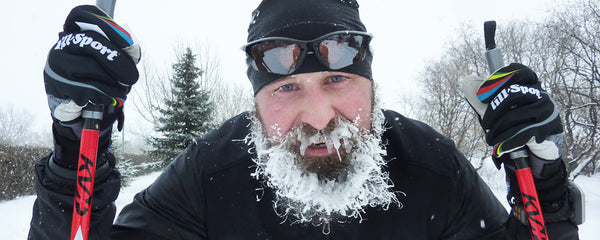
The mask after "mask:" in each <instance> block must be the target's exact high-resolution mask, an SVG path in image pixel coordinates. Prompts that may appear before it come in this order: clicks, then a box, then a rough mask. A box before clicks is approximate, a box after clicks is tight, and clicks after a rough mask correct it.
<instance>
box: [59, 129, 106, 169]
mask: <svg viewBox="0 0 600 240" xmlns="http://www.w3.org/2000/svg"><path fill="white" fill-rule="evenodd" d="M109 132H110V130H109ZM52 135H53V136H54V154H53V157H52V161H53V162H54V163H55V164H56V165H58V166H60V167H62V168H66V169H70V170H76V169H77V164H78V161H79V145H80V140H79V137H78V136H77V135H75V133H73V130H72V129H71V128H69V127H65V126H62V125H61V124H60V123H58V122H57V121H55V122H54V124H52ZM109 145H110V134H100V138H99V139H98V154H97V156H96V166H97V167H98V166H102V165H104V164H105V163H106V159H105V158H103V157H101V156H102V155H103V154H104V153H106V152H108V147H109Z"/></svg>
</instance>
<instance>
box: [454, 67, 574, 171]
mask: <svg viewBox="0 0 600 240" xmlns="http://www.w3.org/2000/svg"><path fill="white" fill-rule="evenodd" d="M463 93H464V95H465V97H466V98H467V101H468V102H469V104H471V106H472V107H473V109H475V111H476V112H477V114H478V115H479V120H480V123H481V126H482V127H483V129H484V130H485V137H486V141H487V143H488V144H489V145H490V146H494V152H493V157H494V160H495V161H496V164H497V165H498V164H500V163H501V161H499V158H500V157H502V156H503V155H505V154H506V153H509V152H512V151H515V150H517V149H519V148H522V147H524V146H527V147H528V149H529V151H530V152H531V153H533V154H534V155H535V156H536V157H537V158H538V159H541V160H547V161H554V160H556V159H558V158H559V157H560V151H561V148H562V132H563V130H562V124H561V122H560V117H559V114H558V109H557V107H556V105H555V104H554V102H552V100H551V99H550V96H548V93H546V92H545V91H544V90H543V89H542V87H541V83H540V81H539V80H538V77H537V75H536V74H535V73H534V72H533V71H532V70H531V69H529V68H528V67H526V66H523V65H521V64H518V63H513V64H510V65H509V66H507V67H504V68H501V69H499V70H498V71H497V72H495V73H494V74H493V75H492V76H491V77H490V78H488V79H487V80H485V81H483V80H482V79H480V78H477V77H468V78H467V79H465V80H464V81H463ZM532 165H536V163H532ZM535 170H541V169H535ZM534 173H538V174H539V171H537V172H536V171H534Z"/></svg>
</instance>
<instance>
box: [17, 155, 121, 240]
mask: <svg viewBox="0 0 600 240" xmlns="http://www.w3.org/2000/svg"><path fill="white" fill-rule="evenodd" d="M102 157H106V158H111V159H112V161H110V160H108V161H106V162H113V163H114V157H113V156H112V155H111V154H104V155H102ZM109 165H112V164H108V163H107V164H104V165H103V166H100V167H98V168H97V169H96V177H95V179H94V193H93V195H92V214H91V219H90V232H89V239H108V235H109V233H110V229H111V226H112V222H113V219H114V216H115V211H116V207H115V205H114V201H115V200H116V198H117V195H118V193H119V188H120V183H121V175H120V174H119V172H118V171H117V170H116V169H115V168H114V167H113V166H109ZM35 172H36V183H35V189H36V193H37V199H36V200H35V202H34V205H33V214H32V219H31V223H30V229H29V238H28V239H69V238H70V235H71V218H72V212H73V204H74V194H75V182H76V181H75V178H76V176H77V173H76V172H75V171H73V170H68V169H65V168H62V167H60V166H58V165H56V164H54V162H53V161H52V155H50V156H48V157H45V158H43V159H42V160H40V161H39V162H37V163H36V166H35Z"/></svg>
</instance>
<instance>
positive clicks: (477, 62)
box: [416, 0, 600, 178]
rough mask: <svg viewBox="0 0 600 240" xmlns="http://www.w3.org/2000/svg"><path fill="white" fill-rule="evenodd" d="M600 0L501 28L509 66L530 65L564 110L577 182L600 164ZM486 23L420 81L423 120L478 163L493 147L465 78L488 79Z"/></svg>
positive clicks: (465, 33)
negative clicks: (467, 95)
mask: <svg viewBox="0 0 600 240" xmlns="http://www.w3.org/2000/svg"><path fill="white" fill-rule="evenodd" d="M599 3H600V1H598V0H581V1H577V2H575V3H569V4H568V5H562V6H557V8H556V10H554V11H553V12H552V14H551V15H550V16H549V17H548V18H547V19H546V20H544V21H542V22H538V23H532V22H531V21H526V22H525V21H514V22H503V23H499V24H498V27H499V29H498V33H497V34H496V35H497V41H498V45H499V46H500V47H501V48H502V50H503V53H504V58H505V62H506V63H511V62H519V63H523V64H525V65H527V66H529V67H531V68H532V69H533V70H534V71H535V72H536V73H537V74H538V77H539V78H540V80H541V81H542V86H543V87H544V88H545V89H546V90H547V91H548V92H550V95H551V96H552V98H553V99H554V100H555V102H556V104H557V106H558V107H559V110H560V112H561V118H562V121H563V124H564V130H565V140H564V144H563V150H564V152H565V153H566V154H563V160H564V161H565V162H566V163H567V165H568V167H569V169H570V171H571V178H575V177H576V176H578V175H579V174H582V173H583V174H594V173H596V172H597V171H598V164H599V163H600V125H599V124H598V121H599V107H600V72H599V71H600V64H599V63H600V7H599ZM482 26H483V23H477V24H475V25H469V24H463V26H462V27H461V28H460V29H459V30H458V31H457V32H458V34H457V37H456V39H452V41H450V43H449V44H448V45H449V48H448V50H447V51H446V52H444V53H443V54H442V55H441V57H440V58H439V59H438V60H436V61H431V62H429V63H428V64H427V66H426V67H425V70H424V71H423V73H422V74H421V76H420V79H419V80H420V82H421V86H422V88H423V89H424V90H425V91H424V92H425V94H423V95H422V96H421V98H419V103H418V105H417V106H419V110H418V111H416V118H418V119H420V120H422V121H425V122H427V123H428V124H430V125H431V126H433V127H434V128H436V129H437V130H438V131H440V132H442V133H443V134H445V135H446V136H449V137H451V138H452V139H453V140H454V141H455V142H456V144H457V146H458V148H459V149H460V150H461V151H462V152H463V153H465V155H466V156H467V157H468V158H470V159H472V160H476V159H482V158H487V157H488V156H489V155H486V154H488V153H489V150H487V149H486V148H487V146H486V144H485V143H483V136H482V134H483V132H482V130H481V128H480V127H479V124H478V123H477V121H478V120H477V117H476V116H475V115H474V114H473V111H472V110H471V109H469V107H468V105H466V102H465V100H462V94H461V93H460V91H459V89H460V88H459V86H460V79H462V78H463V77H464V76H466V75H469V74H476V75H478V76H481V77H482V78H485V77H487V76H488V75H489V74H488V73H487V67H486V62H485V59H484V58H483V53H484V51H485V50H484V49H483V46H484V44H483V27H482ZM480 163H481V162H479V163H473V165H475V166H476V167H477V166H478V165H480Z"/></svg>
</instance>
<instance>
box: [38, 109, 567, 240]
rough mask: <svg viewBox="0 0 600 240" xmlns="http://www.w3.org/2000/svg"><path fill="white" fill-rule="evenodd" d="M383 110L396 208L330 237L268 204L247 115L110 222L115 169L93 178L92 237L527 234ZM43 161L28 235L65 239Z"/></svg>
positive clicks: (428, 132) (440, 148) (461, 161)
mask: <svg viewBox="0 0 600 240" xmlns="http://www.w3.org/2000/svg"><path fill="white" fill-rule="evenodd" d="M384 114H385V117H386V129H387V130H386V131H385V133H384V136H383V142H384V144H386V145H387V146H386V149H387V156H386V160H388V161H389V162H388V164H387V169H386V170H387V171H388V172H389V174H390V178H391V179H392V181H393V183H394V184H395V187H394V190H395V191H398V192H399V193H400V192H401V194H398V197H399V200H400V202H401V203H402V206H401V207H397V206H391V207H390V209H389V210H387V211H385V210H382V209H381V208H368V209H367V210H366V213H365V214H363V215H362V219H363V221H362V223H358V221H357V220H352V221H351V222H347V223H343V224H339V223H334V224H332V226H331V233H330V234H329V235H324V234H323V233H322V229H321V228H320V227H314V226H306V225H301V224H295V225H290V223H289V221H288V222H283V219H281V218H280V217H278V216H277V215H276V214H275V212H274V210H273V205H272V196H273V192H272V191H271V190H270V189H265V190H264V191H260V190H257V189H261V188H262V187H261V185H260V183H259V182H258V181H257V180H255V179H254V178H253V177H251V176H250V174H251V173H252V172H254V167H253V165H254V163H253V162H252V160H251V158H252V155H251V154H249V146H248V145H247V144H246V143H245V142H244V139H245V137H246V136H247V135H248V133H249V127H248V126H249V120H248V119H247V114H246V113H245V114H241V115H238V116H237V117H234V118H232V119H230V120H228V121H227V122H225V123H224V124H223V125H222V126H221V127H220V128H219V129H216V130H214V131H212V132H210V133H208V134H206V135H205V136H203V137H201V138H199V139H197V141H195V143H194V144H192V145H191V146H189V147H188V148H187V149H186V150H185V151H184V152H183V153H181V154H180V155H179V156H178V157H177V159H176V160H175V161H174V162H173V163H172V164H171V165H169V166H168V167H167V169H166V170H165V171H164V172H163V173H162V174H161V175H160V176H159V177H158V179H157V180H156V181H155V182H154V183H153V184H152V185H151V186H149V187H148V188H147V189H145V190H143V191H142V192H140V193H138V194H137V195H136V196H135V198H134V200H133V202H132V203H131V204H129V205H128V206H126V207H125V208H124V209H123V210H122V212H121V214H120V215H119V216H118V218H117V220H116V221H115V222H114V224H112V223H113V218H114V209H115V208H114V204H112V202H113V201H114V199H115V198H116V196H117V194H118V185H116V184H118V180H119V175H118V173H117V172H116V170H110V171H107V172H106V173H103V174H101V175H99V176H97V179H96V180H95V181H96V186H95V189H94V190H95V193H94V196H93V198H94V200H93V204H94V209H95V212H94V213H95V215H93V216H92V218H93V219H92V222H93V223H92V224H93V227H92V229H91V230H90V235H91V238H90V239H107V238H108V236H109V235H110V238H111V239H186V240H187V239H211V240H213V239H285V240H288V239H344V240H351V239H530V236H529V233H528V230H527V228H525V227H524V226H523V225H521V224H519V223H517V221H516V220H515V219H514V218H513V217H511V216H510V215H508V214H507V212H506V210H505V209H504V207H503V206H502V205H501V204H500V202H499V201H498V199H496V198H495V197H494V195H493V194H492V192H491V191H490V189H489V188H488V186H487V185H486V184H485V183H484V182H483V181H482V180H481V178H480V177H479V176H478V175H477V173H476V171H475V170H474V169H473V167H472V166H471V165H470V163H469V162H468V161H467V160H466V159H465V158H464V157H463V156H462V155H461V154H460V153H459V152H458V151H457V150H456V148H455V146H454V144H453V142H452V141H451V140H449V139H447V138H445V137H444V136H442V135H440V134H439V133H437V132H435V131H434V130H432V129H431V128H430V127H428V126H427V125H425V124H423V123H420V122H418V121H414V120H410V119H407V118H405V117H403V116H401V115H400V114H398V113H395V112H392V111H385V112H384ZM48 162H49V161H48V159H44V160H42V161H40V163H39V164H38V165H37V167H36V171H37V176H38V184H37V193H38V199H37V201H36V203H35V206H34V212H33V213H34V214H33V219H32V221H31V229H30V238H31V239H59V237H62V238H64V239H66V237H64V236H68V234H69V231H70V226H69V224H70V217H71V209H72V204H73V197H72V193H73V191H74V187H73V185H74V184H73V183H74V181H73V182H70V180H69V179H66V178H64V177H61V176H60V175H61V174H57V173H56V172H59V171H55V170H53V169H55V168H56V166H54V167H52V166H49V165H50V164H48ZM50 162H51V161H50ZM63 175H64V174H63ZM257 198H260V200H257ZM282 222H283V223H282ZM111 224H112V228H111ZM548 229H549V231H550V235H551V236H550V239H552V240H557V239H576V238H577V228H576V226H574V225H573V224H571V223H570V222H559V223H554V224H549V225H548ZM517 235H518V237H517Z"/></svg>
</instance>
